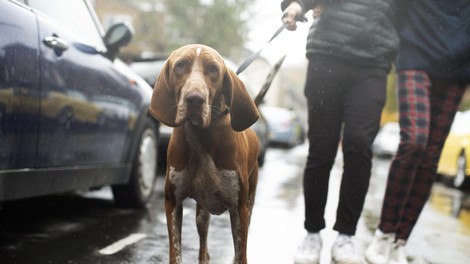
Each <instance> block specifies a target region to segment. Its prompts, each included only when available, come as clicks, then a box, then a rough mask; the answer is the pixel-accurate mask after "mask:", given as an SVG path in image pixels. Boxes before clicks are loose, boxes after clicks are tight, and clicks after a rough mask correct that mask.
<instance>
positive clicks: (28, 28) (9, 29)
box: [0, 1, 40, 191]
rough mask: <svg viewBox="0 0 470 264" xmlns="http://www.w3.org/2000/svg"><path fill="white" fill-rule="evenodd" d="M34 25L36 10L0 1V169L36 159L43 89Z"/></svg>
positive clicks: (31, 163)
mask: <svg viewBox="0 0 470 264" xmlns="http://www.w3.org/2000/svg"><path fill="white" fill-rule="evenodd" d="M18 17H22V19H21V20H20V19H17V18H18ZM34 25H36V20H35V16H34V14H33V13H32V12H30V11H29V10H27V9H25V8H24V6H21V5H20V4H16V3H13V2H10V1H2V2H1V5H0V32H1V34H0V170H12V169H21V168H30V167H33V166H34V162H35V155H36V146H37V131H38V126H39V122H38V120H39V101H40V91H39V71H38V69H39V57H38V54H39V51H38V34H37V27H36V26H34ZM0 185H1V184H0ZM0 187H1V186H0ZM0 189H1V188H0ZM0 191H1V190H0Z"/></svg>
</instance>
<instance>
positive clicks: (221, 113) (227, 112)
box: [212, 106, 230, 121]
mask: <svg viewBox="0 0 470 264" xmlns="http://www.w3.org/2000/svg"><path fill="white" fill-rule="evenodd" d="M229 113H230V107H228V106H227V107H226V108H225V110H224V111H222V112H219V113H217V114H216V115H213V116H212V121H215V120H217V119H219V118H221V117H223V116H226V115H228V114H229Z"/></svg>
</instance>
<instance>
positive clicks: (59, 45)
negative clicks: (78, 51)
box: [44, 35, 69, 53]
mask: <svg viewBox="0 0 470 264" xmlns="http://www.w3.org/2000/svg"><path fill="white" fill-rule="evenodd" d="M44 44H46V46H48V47H49V48H52V49H54V51H55V52H60V53H61V52H63V51H64V50H67V49H68V48H69V44H68V43H67V41H65V40H63V39H61V38H59V37H58V36H54V35H52V36H48V37H46V38H44Z"/></svg>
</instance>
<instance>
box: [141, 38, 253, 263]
mask: <svg viewBox="0 0 470 264" xmlns="http://www.w3.org/2000/svg"><path fill="white" fill-rule="evenodd" d="M229 113H230V114H229ZM150 114H151V115H152V116H153V117H154V118H156V119H157V120H158V121H160V122H162V123H164V124H166V125H168V126H171V127H175V129H174V130H173V134H172V136H171V139H170V143H169V145H168V157H167V171H166V178H165V210H166V218H167V226H168V234H169V240H170V252H169V253H170V263H181V262H182V257H181V226H182V210H183V206H182V202H183V200H185V199H186V198H193V199H194V200H196V202H197V210H196V225H197V230H198V233H199V237H200V248H199V263H208V262H209V253H208V250H207V232H208V227H209V221H210V214H215V215H220V214H222V213H223V212H225V211H227V210H228V212H229V213H230V220H231V226H232V235H233V244H234V247H235V259H234V263H247V258H246V249H247V235H248V226H249V224H250V217H251V210H252V208H253V203H254V199H255V191H256V184H257V181H258V162H257V157H258V151H259V143H258V139H257V137H256V134H255V133H254V131H253V130H251V129H250V128H249V127H250V126H251V125H252V124H253V123H254V122H256V120H257V119H258V117H259V112H258V109H257V108H256V106H255V104H254V102H253V100H252V98H251V97H250V95H249V94H248V92H247V91H246V89H245V86H244V85H243V83H242V81H241V80H240V79H239V78H238V76H237V75H236V74H235V73H234V72H233V71H232V70H230V69H228V68H227V67H226V66H225V63H224V61H223V59H222V57H221V56H220V55H219V54H218V52H217V51H215V50H214V49H212V48H210V47H207V46H204V45H188V46H184V47H181V48H179V49H178V50H176V51H174V52H173V53H172V54H171V56H170V57H169V59H168V60H167V62H166V64H165V66H164V67H163V70H162V72H161V73H160V76H159V77H158V80H157V83H156V84H155V88H154V91H153V95H152V102H151V106H150Z"/></svg>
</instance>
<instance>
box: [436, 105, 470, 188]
mask: <svg viewBox="0 0 470 264" xmlns="http://www.w3.org/2000/svg"><path fill="white" fill-rule="evenodd" d="M437 173H438V174H439V175H442V176H443V177H444V179H445V180H447V182H449V183H451V185H453V186H454V187H456V188H459V189H468V188H470V110H467V111H465V112H458V113H457V115H456V116H455V120H454V123H453V124H452V128H451V130H450V133H449V136H448V137H447V140H446V142H445V144H444V149H443V150H442V154H441V158H440V160H439V165H438V169H437Z"/></svg>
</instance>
